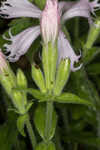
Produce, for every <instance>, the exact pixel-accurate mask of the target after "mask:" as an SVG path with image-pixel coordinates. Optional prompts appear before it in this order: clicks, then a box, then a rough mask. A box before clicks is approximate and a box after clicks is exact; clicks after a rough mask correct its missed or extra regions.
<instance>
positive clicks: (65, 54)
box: [58, 32, 82, 71]
mask: <svg viewBox="0 0 100 150" xmlns="http://www.w3.org/2000/svg"><path fill="white" fill-rule="evenodd" d="M80 57H81V55H78V56H77V55H76V54H75V52H74V50H73V49H72V47H71V45H70V43H69V41H68V40H67V39H66V37H65V35H64V33H63V32H60V33H59V38H58V63H59V62H60V60H61V59H62V58H63V59H64V58H70V60H71V70H72V71H76V70H78V69H80V68H81V66H82V65H80V66H78V67H74V63H75V62H76V63H77V62H78V61H79V58H80Z"/></svg>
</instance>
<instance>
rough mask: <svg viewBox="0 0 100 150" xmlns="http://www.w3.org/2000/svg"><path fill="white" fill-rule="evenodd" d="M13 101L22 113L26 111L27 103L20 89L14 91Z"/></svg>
mask: <svg viewBox="0 0 100 150" xmlns="http://www.w3.org/2000/svg"><path fill="white" fill-rule="evenodd" d="M12 99H13V100H12V102H13V104H14V106H15V108H16V109H17V110H18V112H19V113H20V114H24V113H25V112H26V109H25V105H24V102H23V95H22V93H21V92H19V91H14V90H13V93H12Z"/></svg>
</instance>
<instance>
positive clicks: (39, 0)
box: [34, 0, 46, 9]
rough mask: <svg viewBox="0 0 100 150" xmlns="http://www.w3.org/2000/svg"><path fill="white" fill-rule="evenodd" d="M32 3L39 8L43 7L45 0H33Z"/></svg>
mask: <svg viewBox="0 0 100 150" xmlns="http://www.w3.org/2000/svg"><path fill="white" fill-rule="evenodd" d="M34 3H35V4H36V5H37V6H38V7H39V8H40V9H43V8H44V6H45V3H46V0H42V1H41V0H34Z"/></svg>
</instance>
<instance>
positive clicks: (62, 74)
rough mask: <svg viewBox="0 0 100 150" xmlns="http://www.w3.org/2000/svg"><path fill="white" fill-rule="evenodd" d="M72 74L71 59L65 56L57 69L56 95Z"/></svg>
mask: <svg viewBox="0 0 100 150" xmlns="http://www.w3.org/2000/svg"><path fill="white" fill-rule="evenodd" d="M69 74H70V60H69V59H67V58H65V59H62V60H61V62H60V64H59V66H58V69H57V76H56V81H55V87H54V95H57V96H58V95H60V94H61V92H62V90H63V88H64V85H65V84H66V82H67V80H68V78H69Z"/></svg>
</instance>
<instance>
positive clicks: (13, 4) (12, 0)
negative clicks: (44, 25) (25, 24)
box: [0, 0, 41, 18]
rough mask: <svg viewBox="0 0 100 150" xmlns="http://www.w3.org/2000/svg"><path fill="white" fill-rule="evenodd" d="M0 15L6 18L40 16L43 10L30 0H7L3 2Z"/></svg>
mask: <svg viewBox="0 0 100 150" xmlns="http://www.w3.org/2000/svg"><path fill="white" fill-rule="evenodd" d="M0 16H1V17H4V18H18V17H32V18H40V17H41V10H40V9H39V8H37V7H36V6H35V5H33V4H32V3H30V2H29V1H28V0H6V1H3V2H2V5H1V8H0Z"/></svg>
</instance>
